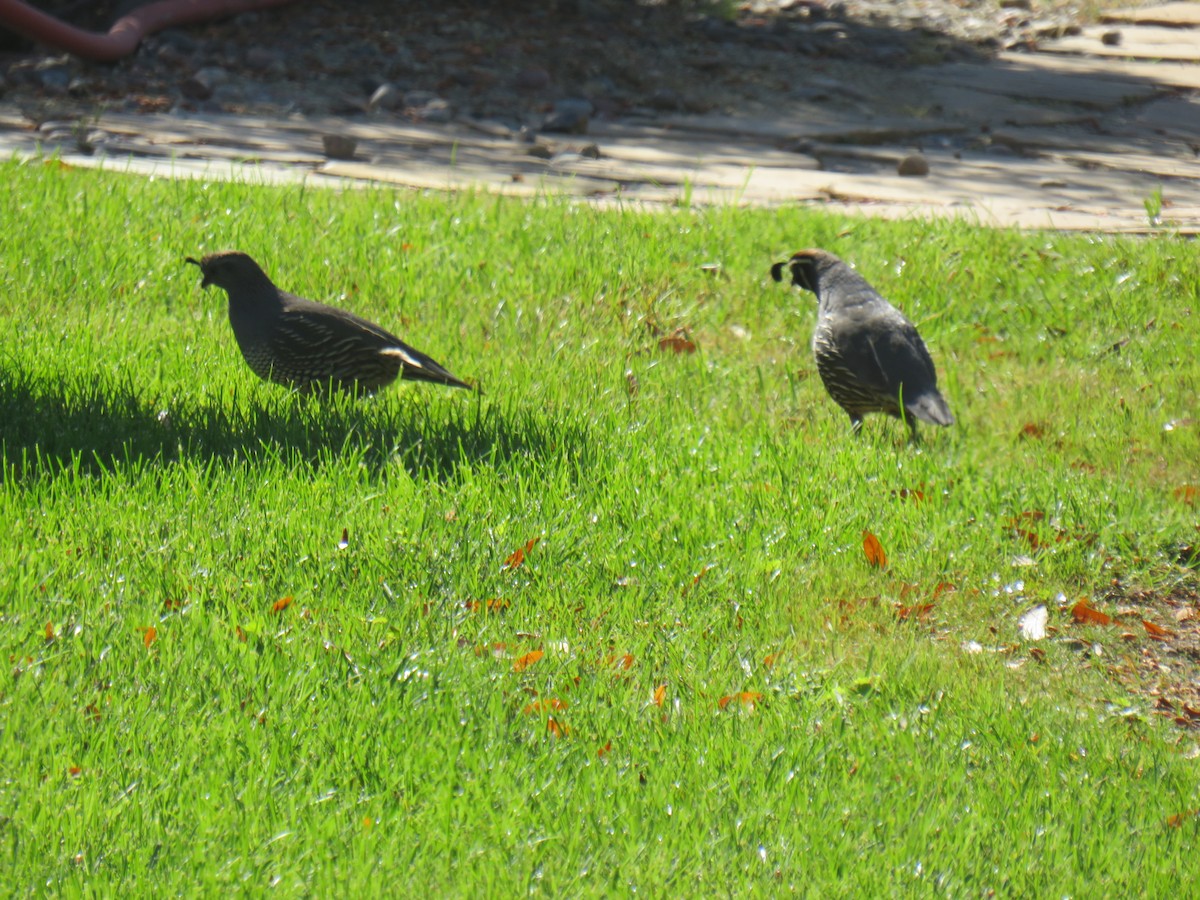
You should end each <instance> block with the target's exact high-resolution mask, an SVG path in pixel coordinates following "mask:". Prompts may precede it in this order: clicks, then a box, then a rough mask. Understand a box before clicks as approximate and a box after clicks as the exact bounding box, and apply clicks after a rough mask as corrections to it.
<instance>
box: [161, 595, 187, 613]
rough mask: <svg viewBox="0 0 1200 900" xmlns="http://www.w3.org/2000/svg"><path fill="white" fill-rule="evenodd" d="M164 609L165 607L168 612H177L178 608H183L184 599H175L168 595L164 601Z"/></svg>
mask: <svg viewBox="0 0 1200 900" xmlns="http://www.w3.org/2000/svg"><path fill="white" fill-rule="evenodd" d="M163 609H165V610H166V611H167V612H175V611H176V610H178V609H183V601H182V600H173V599H171V598H170V597H168V598H167V599H166V600H164V601H163Z"/></svg>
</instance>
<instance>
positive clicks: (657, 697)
mask: <svg viewBox="0 0 1200 900" xmlns="http://www.w3.org/2000/svg"><path fill="white" fill-rule="evenodd" d="M666 698H667V686H666V685H665V684H660V685H659V686H658V687H656V688H655V689H654V705H655V706H662V705H663V701H664V700H665V699H666Z"/></svg>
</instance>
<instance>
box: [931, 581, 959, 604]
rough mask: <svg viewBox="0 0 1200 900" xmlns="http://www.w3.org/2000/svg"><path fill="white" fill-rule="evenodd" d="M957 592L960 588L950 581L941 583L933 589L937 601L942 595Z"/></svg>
mask: <svg viewBox="0 0 1200 900" xmlns="http://www.w3.org/2000/svg"><path fill="white" fill-rule="evenodd" d="M957 590H958V588H957V587H955V586H954V585H953V584H952V583H950V582H949V581H939V582H938V583H937V584H936V585H935V586H934V588H933V599H934V600H936V599H937V598H938V597H940V596H942V594H950V593H953V592H954V591H957Z"/></svg>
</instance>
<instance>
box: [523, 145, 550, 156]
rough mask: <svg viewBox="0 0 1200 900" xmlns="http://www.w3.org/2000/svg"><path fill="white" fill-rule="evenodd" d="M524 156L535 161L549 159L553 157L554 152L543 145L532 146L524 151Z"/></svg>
mask: <svg viewBox="0 0 1200 900" xmlns="http://www.w3.org/2000/svg"><path fill="white" fill-rule="evenodd" d="M525 155H526V156H532V157H534V158H536V159H550V158H551V157H552V156H554V151H553V150H551V149H550V148H549V147H547V146H546V145H545V144H534V145H533V146H532V147H530V148H529V149H528V150H526V151H525Z"/></svg>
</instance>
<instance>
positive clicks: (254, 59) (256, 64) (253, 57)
mask: <svg viewBox="0 0 1200 900" xmlns="http://www.w3.org/2000/svg"><path fill="white" fill-rule="evenodd" d="M246 67H247V68H249V69H254V70H256V71H258V72H280V73H282V71H284V70H285V69H286V66H285V65H284V62H283V57H282V56H280V55H279V54H278V53H276V52H275V51H274V50H271V49H269V48H267V47H261V46H254V47H251V48H250V49H249V50H247V51H246Z"/></svg>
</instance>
